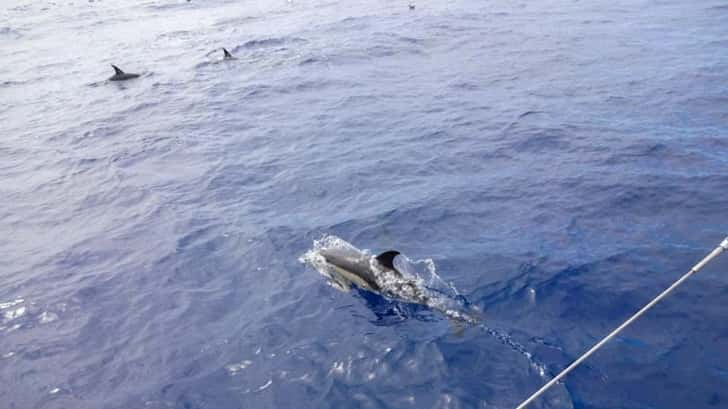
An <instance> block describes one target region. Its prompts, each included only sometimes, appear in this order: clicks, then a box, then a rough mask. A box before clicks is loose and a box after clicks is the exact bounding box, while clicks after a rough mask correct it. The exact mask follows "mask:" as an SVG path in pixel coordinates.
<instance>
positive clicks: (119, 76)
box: [109, 64, 139, 81]
mask: <svg viewBox="0 0 728 409" xmlns="http://www.w3.org/2000/svg"><path fill="white" fill-rule="evenodd" d="M111 66H112V67H113V68H114V75H112V76H111V78H109V81H126V80H130V79H132V78H137V77H139V74H132V73H126V72H124V71H122V70H121V68H119V67H117V66H116V65H114V64H111Z"/></svg>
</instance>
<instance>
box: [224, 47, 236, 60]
mask: <svg viewBox="0 0 728 409" xmlns="http://www.w3.org/2000/svg"><path fill="white" fill-rule="evenodd" d="M222 52H223V56H222V58H223V59H225V60H232V59H234V58H235V57H233V55H232V54H230V51H228V50H227V48H225V47H223V48H222Z"/></svg>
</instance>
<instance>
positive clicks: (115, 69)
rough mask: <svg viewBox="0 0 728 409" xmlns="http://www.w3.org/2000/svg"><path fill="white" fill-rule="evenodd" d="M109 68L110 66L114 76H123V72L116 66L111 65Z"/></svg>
mask: <svg viewBox="0 0 728 409" xmlns="http://www.w3.org/2000/svg"><path fill="white" fill-rule="evenodd" d="M111 66H112V67H114V73H115V74H116V75H123V74H124V71H122V70H121V68H119V67H117V66H116V65H114V64H111Z"/></svg>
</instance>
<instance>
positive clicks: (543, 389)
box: [516, 237, 728, 409]
mask: <svg viewBox="0 0 728 409" xmlns="http://www.w3.org/2000/svg"><path fill="white" fill-rule="evenodd" d="M724 250H728V237H726V238H725V239H724V240H723V242H722V243H720V245H719V246H718V247H716V248H715V250H713V251H712V252H710V254H708V255H707V256H705V258H704V259H702V260H700V262H699V263H698V264H696V265H695V267H693V268H692V269H690V271H688V272H687V273H685V275H683V276H682V277H680V279H679V280H677V281H675V282H674V283H672V285H671V286H670V287H668V288H667V289H666V290H665V291H663V292H662V293H660V295H658V296H657V297H655V298H654V299H653V300H652V301H650V302H649V303H648V304H647V305H645V306H644V307H642V309H641V310H639V311H637V313H636V314H634V315H633V316H631V317H630V318H629V319H628V320H627V321H625V322H624V323H622V325H620V326H619V327H617V328H616V329H615V330H614V331H612V332H611V333H609V335H607V336H606V337H604V338H603V339H602V340H601V341H599V342H597V344H596V345H594V346H593V347H591V349H590V350H588V351H586V353H585V354H584V355H582V356H580V357H579V359H577V360H576V361H574V362H573V363H572V364H571V365H569V366H568V367H566V369H564V370H563V371H561V373H559V374H558V375H556V377H555V378H554V379H552V380H550V381H549V382H548V383H547V384H546V385H544V386H543V387H541V389H539V390H538V391H536V393H534V394H533V395H531V397H529V398H528V399H526V400H525V401H523V403H521V404H520V405H518V407H517V408H516V409H523V408H525V407H526V406H527V405H528V404H529V403H531V402H533V401H534V400H535V399H536V398H538V397H539V396H541V394H543V393H544V392H546V391H547V390H548V389H549V388H550V387H551V386H553V385H554V384H555V383H556V382H558V381H559V380H560V379H561V378H563V377H564V376H566V374H568V373H569V372H571V370H572V369H574V368H576V367H577V366H579V364H580V363H582V362H583V361H584V360H585V359H587V358H589V356H590V355H591V354H593V353H594V352H596V351H597V350H598V349H599V348H601V347H602V345H604V344H606V343H607V341H609V340H610V339H612V338H614V336H615V335H617V334H619V333H620V332H621V331H622V330H623V329H625V328H627V326H628V325H629V324H631V323H632V322H633V321H634V320H636V319H637V318H639V317H640V316H642V314H644V313H645V312H647V310H649V309H650V308H652V307H653V306H654V305H655V304H657V303H658V302H660V300H662V299H663V298H665V297H667V295H668V294H670V292H672V290H674V289H675V288H677V287H678V286H679V285H680V284H682V283H683V281H685V280H687V279H688V278H690V276H691V275H693V274H695V273H697V272H698V270H700V269H701V268H703V266H705V265H706V264H708V262H709V261H710V260H712V259H714V258H715V257H716V256H717V255H719V254H720V253H722V252H723V251H724Z"/></svg>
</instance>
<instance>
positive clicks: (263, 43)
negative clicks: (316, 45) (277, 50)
mask: <svg viewBox="0 0 728 409" xmlns="http://www.w3.org/2000/svg"><path fill="white" fill-rule="evenodd" d="M303 42H306V40H305V39H303V38H300V37H272V38H262V39H259V40H250V41H247V42H245V43H244V44H243V45H242V47H243V48H248V49H252V48H265V47H274V46H279V45H284V44H291V43H294V44H295V43H303Z"/></svg>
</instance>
